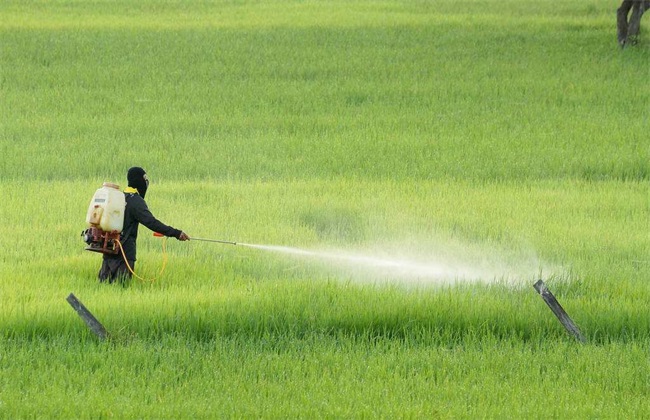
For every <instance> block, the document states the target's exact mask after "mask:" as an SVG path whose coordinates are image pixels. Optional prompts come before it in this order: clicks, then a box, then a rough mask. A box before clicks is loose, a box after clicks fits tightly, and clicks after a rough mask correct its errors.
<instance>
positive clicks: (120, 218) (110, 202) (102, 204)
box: [86, 182, 126, 232]
mask: <svg viewBox="0 0 650 420" xmlns="http://www.w3.org/2000/svg"><path fill="white" fill-rule="evenodd" d="M125 207H126V201H125V200H124V193H123V192H122V191H120V186H119V185H115V184H111V183H109V182H104V184H102V187H101V188H99V189H98V190H97V191H95V195H94V196H93V199H92V200H91V201H90V205H89V206H88V213H86V223H88V224H89V225H91V226H95V227H98V228H99V229H101V230H103V231H104V232H113V231H118V232H121V231H122V226H123V225H124V208H125Z"/></svg>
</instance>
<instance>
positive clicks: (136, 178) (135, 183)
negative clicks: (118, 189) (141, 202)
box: [126, 166, 149, 198]
mask: <svg viewBox="0 0 650 420" xmlns="http://www.w3.org/2000/svg"><path fill="white" fill-rule="evenodd" d="M146 174H147V173H146V172H145V171H144V169H142V168H140V167H138V166H134V167H133V168H131V169H129V172H127V174H126V179H127V180H128V181H129V187H132V188H135V189H136V190H138V194H140V197H142V198H144V195H145V194H146V193H147V187H148V186H149V180H147V177H146Z"/></svg>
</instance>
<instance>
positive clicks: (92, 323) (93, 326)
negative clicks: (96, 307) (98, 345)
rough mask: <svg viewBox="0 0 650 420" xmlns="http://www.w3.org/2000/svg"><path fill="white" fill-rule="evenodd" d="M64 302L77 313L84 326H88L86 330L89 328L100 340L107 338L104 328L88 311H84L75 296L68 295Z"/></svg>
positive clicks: (83, 307)
mask: <svg viewBox="0 0 650 420" xmlns="http://www.w3.org/2000/svg"><path fill="white" fill-rule="evenodd" d="M66 300H67V301H68V303H69V304H70V306H72V309H74V310H75V311H77V313H78V314H79V316H80V317H81V319H83V320H84V322H85V323H86V325H88V328H90V330H91V331H92V332H94V333H95V335H97V337H99V339H100V340H105V339H107V338H108V333H107V332H106V329H105V328H104V326H103V325H102V324H100V322H99V321H97V318H95V317H94V316H93V314H91V313H90V311H89V310H88V309H86V307H85V306H84V305H83V303H81V302H79V299H77V298H76V296H75V295H73V294H72V293H70V296H68V297H67V299H66Z"/></svg>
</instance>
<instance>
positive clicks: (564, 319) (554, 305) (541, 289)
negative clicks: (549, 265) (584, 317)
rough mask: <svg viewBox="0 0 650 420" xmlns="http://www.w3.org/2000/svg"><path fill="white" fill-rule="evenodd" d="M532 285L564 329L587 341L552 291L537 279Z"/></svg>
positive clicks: (580, 339) (583, 341)
mask: <svg viewBox="0 0 650 420" xmlns="http://www.w3.org/2000/svg"><path fill="white" fill-rule="evenodd" d="M533 287H534V288H535V290H537V292H538V293H539V294H540V295H541V296H542V299H544V302H546V304H547V305H548V307H549V308H551V311H553V313H554V314H555V316H556V317H557V319H559V320H560V322H561V323H562V325H564V328H566V330H567V331H568V332H569V333H570V334H571V335H573V336H574V337H575V338H576V340H578V341H580V342H581V343H585V342H586V341H587V340H586V339H585V337H584V336H583V335H582V333H581V332H580V330H579V329H578V327H577V326H576V324H574V323H573V321H572V320H571V318H570V317H569V315H568V314H567V313H566V311H565V310H564V309H563V308H562V305H560V303H559V302H558V301H557V299H555V296H553V293H551V291H550V290H548V288H547V287H546V285H545V284H544V282H543V281H542V280H539V281H538V282H537V283H535V284H534V285H533Z"/></svg>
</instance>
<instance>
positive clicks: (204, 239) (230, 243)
mask: <svg viewBox="0 0 650 420" xmlns="http://www.w3.org/2000/svg"><path fill="white" fill-rule="evenodd" d="M153 236H157V237H162V236H164V235H163V234H162V233H158V232H154V233H153ZM190 241H203V242H216V243H219V244H228V245H237V243H236V242H231V241H221V240H218V239H206V238H194V237H192V236H190Z"/></svg>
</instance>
